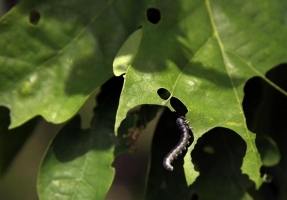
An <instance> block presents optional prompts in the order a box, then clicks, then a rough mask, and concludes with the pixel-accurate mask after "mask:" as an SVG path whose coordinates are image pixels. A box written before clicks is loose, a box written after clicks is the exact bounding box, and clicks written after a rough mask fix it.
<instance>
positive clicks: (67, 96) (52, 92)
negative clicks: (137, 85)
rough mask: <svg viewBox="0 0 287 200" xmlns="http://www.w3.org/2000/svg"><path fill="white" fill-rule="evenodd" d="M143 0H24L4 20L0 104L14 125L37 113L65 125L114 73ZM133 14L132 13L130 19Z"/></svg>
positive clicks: (1, 24)
mask: <svg viewBox="0 0 287 200" xmlns="http://www.w3.org/2000/svg"><path fill="white" fill-rule="evenodd" d="M142 5H143V1H137V2H134V1H131V0H124V1H120V2H119V1H112V0H111V1H104V0H99V1H91V0H84V1H76V0H73V1H56V0H41V1H35V0H23V1H20V2H19V4H18V5H16V6H15V7H14V8H13V9H12V10H10V12H9V13H7V14H6V15H5V16H3V17H2V18H1V19H0V38H1V39H0V46H1V48H0V63H1V64H0V74H1V76H0V96H1V98H0V105H4V106H6V107H8V108H9V109H10V111H11V112H10V115H11V124H10V128H13V127H16V126H19V125H21V124H22V123H24V122H25V121H27V120H29V119H30V118H32V117H34V116H36V115H42V116H43V117H44V118H45V119H46V120H47V121H49V122H53V123H61V122H64V121H66V120H68V119H69V118H71V116H73V115H74V114H75V113H76V112H77V111H78V110H79V108H80V107H81V106H82V104H83V103H84V102H85V100H86V99H87V98H88V97H89V95H90V94H91V93H92V92H93V90H95V89H96V88H97V87H99V86H100V85H101V84H103V83H104V82H105V81H107V80H108V79H109V78H110V77H111V76H112V69H111V66H112V61H113V58H114V56H115V55H116V52H117V51H118V49H119V48H120V46H121V44H122V43H123V41H124V40H125V39H126V37H127V36H128V35H129V34H130V33H131V32H132V31H134V30H135V29H136V27H137V26H138V25H139V20H138V19H139V16H140V15H141V12H140V10H141V9H142ZM130 16H133V17H132V18H131V17H130Z"/></svg>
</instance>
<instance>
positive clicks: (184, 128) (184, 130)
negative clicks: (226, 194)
mask: <svg viewBox="0 0 287 200" xmlns="http://www.w3.org/2000/svg"><path fill="white" fill-rule="evenodd" d="M188 123H189V122H188V121H187V120H186V119H185V117H183V116H180V117H178V118H177V120H176V125H177V128H178V129H179V130H180V131H181V138H180V140H179V142H178V143H177V145H176V146H175V147H174V148H173V149H172V150H171V151H170V152H169V153H168V154H167V155H166V157H165V158H164V159H163V166H164V168H165V169H167V170H169V171H173V166H172V165H171V162H172V161H173V160H174V159H175V158H177V156H178V155H179V154H181V153H182V151H183V150H185V149H186V146H187V145H188V144H189V141H188V140H189V138H190V135H189V133H188V132H189V129H190V127H189V126H188Z"/></svg>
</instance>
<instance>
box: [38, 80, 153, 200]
mask: <svg viewBox="0 0 287 200" xmlns="http://www.w3.org/2000/svg"><path fill="white" fill-rule="evenodd" d="M122 85H123V78H122V77H119V78H115V77H114V78H112V79H110V80H109V81H108V82H106V83H105V84H104V85H103V86H102V87H101V92H100V94H99V95H98V96H97V107H96V108H95V109H94V116H93V119H92V122H91V128H90V129H86V130H83V129H81V119H80V117H79V116H76V117H75V118H73V119H72V120H71V121H70V122H68V124H67V125H66V126H65V127H64V128H63V129H62V130H61V131H60V132H59V133H58V135H57V136H56V137H55V138H54V139H53V141H52V144H51V145H50V147H49V150H48V152H47V153H46V155H45V158H44V160H43V163H42V165H41V168H40V172H39V177H38V193H39V196H40V199H61V200H62V199H73V200H75V199H85V200H89V199H91V200H94V199H104V197H105V196H106V194H107V192H108V190H109V188H110V186H111V183H112V181H113V178H114V174H115V172H114V169H112V167H111V165H112V163H113V161H114V158H115V157H116V156H118V155H119V154H120V153H122V152H125V151H133V150H135V148H136V144H137V139H138V136H139V135H140V133H141V130H142V129H143V128H144V127H145V125H146V123H147V122H148V121H150V120H151V119H152V118H154V117H155V113H156V111H157V110H158V109H157V107H154V106H153V107H150V106H148V107H146V106H143V107H142V108H141V109H140V110H139V111H136V112H134V113H131V114H129V115H128V117H127V119H126V120H124V121H123V123H122V125H121V127H120V134H119V135H118V136H117V137H115V135H114V132H113V130H114V123H115V115H116V111H117V107H118V101H119V97H120V93H121V89H122ZM147 108H148V109H147ZM147 110H148V111H147ZM143 116H145V117H146V118H144V117H143Z"/></svg>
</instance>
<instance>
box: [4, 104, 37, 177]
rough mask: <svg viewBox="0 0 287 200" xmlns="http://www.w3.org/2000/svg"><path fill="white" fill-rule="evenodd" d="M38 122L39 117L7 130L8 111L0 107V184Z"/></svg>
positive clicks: (8, 122)
mask: <svg viewBox="0 0 287 200" xmlns="http://www.w3.org/2000/svg"><path fill="white" fill-rule="evenodd" d="M38 121H39V117H37V118H33V119H31V120H29V121H28V122H26V123H25V124H23V125H22V126H20V127H18V128H14V129H11V130H8V126H9V124H10V116H9V110H8V109H7V108H4V107H0V182H1V177H2V176H3V174H4V173H5V172H6V171H7V169H8V167H9V166H10V164H11V162H12V161H13V160H14V158H15V156H16V155H17V154H18V153H19V151H20V150H21V149H22V147H23V145H24V144H25V142H26V140H27V139H28V138H29V136H30V135H31V134H32V132H33V131H34V128H35V126H36V125H37V123H38Z"/></svg>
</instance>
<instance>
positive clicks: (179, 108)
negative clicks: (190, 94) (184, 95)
mask: <svg viewBox="0 0 287 200" xmlns="http://www.w3.org/2000/svg"><path fill="white" fill-rule="evenodd" d="M170 105H171V106H172V107H173V109H174V110H175V111H176V112H177V113H178V114H179V115H180V116H185V115H186V113H187V112H188V110H187V108H186V106H185V105H184V104H183V103H182V102H181V101H180V100H179V99H178V98H176V97H171V99H170Z"/></svg>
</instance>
